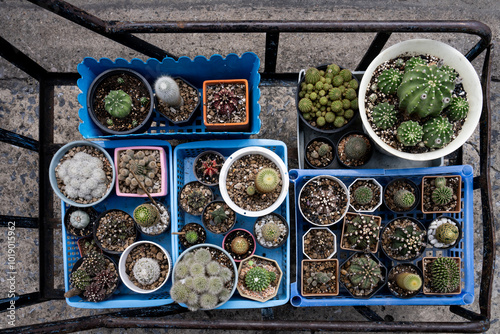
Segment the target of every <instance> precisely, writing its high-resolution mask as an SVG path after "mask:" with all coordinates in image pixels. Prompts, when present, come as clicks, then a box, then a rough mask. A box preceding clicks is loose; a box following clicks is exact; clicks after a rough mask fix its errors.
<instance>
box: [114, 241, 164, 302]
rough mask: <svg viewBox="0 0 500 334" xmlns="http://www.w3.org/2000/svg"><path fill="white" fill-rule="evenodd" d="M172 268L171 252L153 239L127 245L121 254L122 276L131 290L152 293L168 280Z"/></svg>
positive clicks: (119, 267)
mask: <svg viewBox="0 0 500 334" xmlns="http://www.w3.org/2000/svg"><path fill="white" fill-rule="evenodd" d="M171 268H172V260H171V259H170V254H169V253H168V251H167V250H165V248H163V247H162V246H160V245H159V244H157V243H155V242H151V241H138V242H135V243H133V244H132V245H130V246H129V247H127V249H126V250H125V251H124V252H123V253H122V255H121V256H120V262H119V263H118V270H119V274H120V277H121V279H122V281H123V283H125V285H126V286H127V288H129V289H130V290H132V291H134V292H138V293H151V292H154V291H157V290H159V289H160V288H161V287H162V286H163V285H164V284H165V283H166V282H167V280H168V278H169V276H170V271H171Z"/></svg>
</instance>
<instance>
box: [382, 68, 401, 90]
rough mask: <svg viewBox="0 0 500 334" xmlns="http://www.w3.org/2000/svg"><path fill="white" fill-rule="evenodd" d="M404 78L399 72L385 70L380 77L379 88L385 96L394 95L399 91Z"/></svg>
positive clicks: (391, 69)
mask: <svg viewBox="0 0 500 334" xmlns="http://www.w3.org/2000/svg"><path fill="white" fill-rule="evenodd" d="M402 80H403V77H402V76H401V74H400V73H399V71H398V70H395V69H393V68H389V69H387V70H384V71H383V72H382V73H381V74H380V75H379V77H378V87H379V88H380V91H381V92H382V93H384V94H394V93H396V91H397V90H398V87H399V85H400V84H401V81H402Z"/></svg>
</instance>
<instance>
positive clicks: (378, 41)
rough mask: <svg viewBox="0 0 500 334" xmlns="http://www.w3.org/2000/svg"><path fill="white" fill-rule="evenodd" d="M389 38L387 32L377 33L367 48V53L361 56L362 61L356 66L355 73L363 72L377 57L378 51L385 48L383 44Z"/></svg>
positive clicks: (389, 34)
mask: <svg viewBox="0 0 500 334" xmlns="http://www.w3.org/2000/svg"><path fill="white" fill-rule="evenodd" d="M390 37H391V33H387V32H379V33H377V35H376V36H375V38H374V39H373V41H372V43H371V44H370V46H369V47H368V51H366V52H365V55H364V56H363V59H361V61H360V62H359V64H358V66H357V67H356V71H364V70H366V68H367V67H368V65H370V63H371V62H372V60H373V59H375V57H377V56H378V54H379V53H380V51H382V49H383V48H384V46H385V43H387V41H388V40H389V38H390Z"/></svg>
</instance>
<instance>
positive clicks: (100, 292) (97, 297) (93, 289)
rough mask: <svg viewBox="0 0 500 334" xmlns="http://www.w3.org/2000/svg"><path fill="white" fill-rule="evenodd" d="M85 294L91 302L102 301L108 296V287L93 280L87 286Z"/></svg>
mask: <svg viewBox="0 0 500 334" xmlns="http://www.w3.org/2000/svg"><path fill="white" fill-rule="evenodd" d="M83 295H84V296H85V298H87V300H88V301H90V302H100V301H102V300H104V298H105V297H106V289H105V288H104V287H103V286H102V285H100V284H98V283H97V282H93V283H92V284H90V285H89V286H87V288H86V289H85V292H84V293H83Z"/></svg>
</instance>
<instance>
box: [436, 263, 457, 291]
mask: <svg viewBox="0 0 500 334" xmlns="http://www.w3.org/2000/svg"><path fill="white" fill-rule="evenodd" d="M430 272H431V275H432V278H431V284H432V288H433V289H434V290H435V291H436V292H440V293H450V292H454V291H455V290H457V289H458V288H459V286H460V267H459V266H458V263H457V262H456V261H455V259H453V258H450V257H440V258H437V259H435V260H434V261H433V262H432V264H431V266H430Z"/></svg>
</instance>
